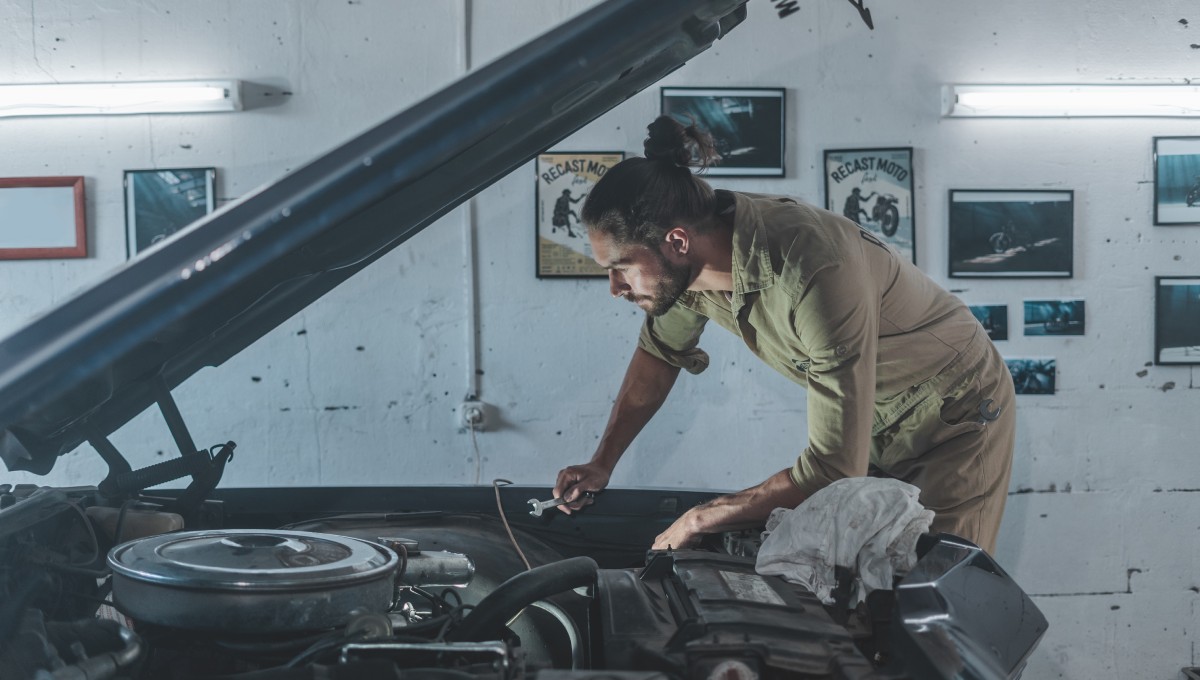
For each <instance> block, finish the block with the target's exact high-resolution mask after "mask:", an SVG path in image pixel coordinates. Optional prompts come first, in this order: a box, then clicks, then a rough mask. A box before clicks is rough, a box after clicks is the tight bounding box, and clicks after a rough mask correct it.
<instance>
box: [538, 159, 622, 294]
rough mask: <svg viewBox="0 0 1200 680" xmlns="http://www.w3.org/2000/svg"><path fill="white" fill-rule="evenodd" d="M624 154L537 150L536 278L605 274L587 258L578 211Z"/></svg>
mask: <svg viewBox="0 0 1200 680" xmlns="http://www.w3.org/2000/svg"><path fill="white" fill-rule="evenodd" d="M624 159H625V154H624V153H621V152H620V151H562V152H550V153H544V154H539V155H538V157H537V163H536V167H535V169H536V170H537V178H536V181H537V190H536V199H535V205H536V207H535V212H536V219H535V222H536V224H535V225H534V232H535V233H534V236H535V237H536V241H537V243H536V244H535V248H536V252H537V277H538V278H539V279H541V278H562V277H576V278H578V277H607V276H608V272H606V271H605V270H604V268H603V267H601V266H600V265H598V264H596V261H595V260H593V259H592V243H591V241H589V240H588V235H587V227H585V226H584V225H583V220H581V219H579V213H580V211H581V210H582V209H583V200H584V199H585V198H587V195H588V192H589V191H591V190H592V187H593V186H595V185H596V182H598V181H600V178H601V177H603V176H604V173H606V172H608V169H609V168H611V167H612V166H614V165H616V164H617V163H620V162H621V161H622V160H624Z"/></svg>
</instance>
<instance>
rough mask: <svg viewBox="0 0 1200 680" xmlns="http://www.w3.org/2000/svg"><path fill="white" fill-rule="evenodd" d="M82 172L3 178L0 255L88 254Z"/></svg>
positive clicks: (0, 184) (19, 257) (41, 257)
mask: <svg viewBox="0 0 1200 680" xmlns="http://www.w3.org/2000/svg"><path fill="white" fill-rule="evenodd" d="M84 206H85V203H84V197H83V178H82V177H9V178H3V179H0V260H45V259H57V258H74V257H87V219H86V217H85V213H84Z"/></svg>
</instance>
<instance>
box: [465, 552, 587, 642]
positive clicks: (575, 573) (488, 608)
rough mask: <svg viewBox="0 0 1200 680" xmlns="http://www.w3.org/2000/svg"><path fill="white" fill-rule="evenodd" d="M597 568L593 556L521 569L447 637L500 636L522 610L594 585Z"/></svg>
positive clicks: (481, 638) (477, 639)
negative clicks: (506, 625) (549, 598)
mask: <svg viewBox="0 0 1200 680" xmlns="http://www.w3.org/2000/svg"><path fill="white" fill-rule="evenodd" d="M598 569H599V567H598V566H597V565H596V561H595V560H593V559H592V558H590V557H572V558H571V559H568V560H562V561H561V562H551V563H550V564H545V565H542V566H540V567H536V568H534V569H530V570H529V571H524V572H521V573H520V574H517V575H516V576H514V577H512V578H510V579H508V580H507V581H505V582H504V583H501V584H500V585H499V586H497V587H496V589H495V590H493V591H492V592H491V594H490V595H488V596H487V597H485V598H483V599H482V600H480V601H479V604H477V605H475V608H474V609H472V610H471V613H470V614H467V615H466V617H464V618H463V620H462V623H460V624H459V625H458V626H457V627H456V628H455V629H454V630H452V631H450V633H449V634H448V635H447V636H446V639H447V640H449V641H451V642H481V641H484V640H496V639H499V638H500V637H501V634H502V632H503V630H504V626H505V624H506V623H507V622H508V621H509V620H510V619H512V618H513V617H514V616H516V615H517V614H518V613H519V612H520V611H521V610H522V609H524V608H525V607H528V606H529V605H531V604H533V603H534V602H537V601H538V600H543V599H545V598H547V597H550V596H551V595H557V594H559V593H561V592H563V591H566V590H571V589H573V588H578V587H581V586H588V585H592V584H594V583H595V582H596V571H597V570H598Z"/></svg>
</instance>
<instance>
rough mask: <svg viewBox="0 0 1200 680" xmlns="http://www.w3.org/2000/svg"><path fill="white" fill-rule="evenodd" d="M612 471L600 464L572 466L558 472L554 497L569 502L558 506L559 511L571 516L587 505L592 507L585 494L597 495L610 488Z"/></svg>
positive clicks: (589, 499) (590, 500)
mask: <svg viewBox="0 0 1200 680" xmlns="http://www.w3.org/2000/svg"><path fill="white" fill-rule="evenodd" d="M611 474H612V473H611V471H609V470H608V468H605V467H604V466H603V465H600V464H598V463H585V464H583V465H571V466H569V467H565V468H563V469H562V470H560V471H559V472H558V481H557V482H555V484H554V497H555V498H565V499H567V502H566V503H564V504H562V505H560V506H558V509H559V510H562V511H563V512H565V513H567V514H568V515H569V514H571V511H572V510H579V509H581V508H583V506H585V505H591V503H592V499H591V498H588V497H587V496H585V495H584V494H585V493H586V492H589V491H590V492H592V493H596V492H598V491H601V490H603V489H604V487H606V486H608V478H609V476H610V475H611Z"/></svg>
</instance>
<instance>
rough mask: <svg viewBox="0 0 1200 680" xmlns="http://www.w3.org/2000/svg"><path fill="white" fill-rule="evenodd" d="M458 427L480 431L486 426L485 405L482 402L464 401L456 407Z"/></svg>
mask: <svg viewBox="0 0 1200 680" xmlns="http://www.w3.org/2000/svg"><path fill="white" fill-rule="evenodd" d="M457 416H458V426H459V427H461V428H463V429H466V430H470V429H475V430H482V429H483V428H484V425H486V424H487V405H486V404H484V403H483V402H482V401H464V402H463V403H461V404H459V405H458V413H457Z"/></svg>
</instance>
